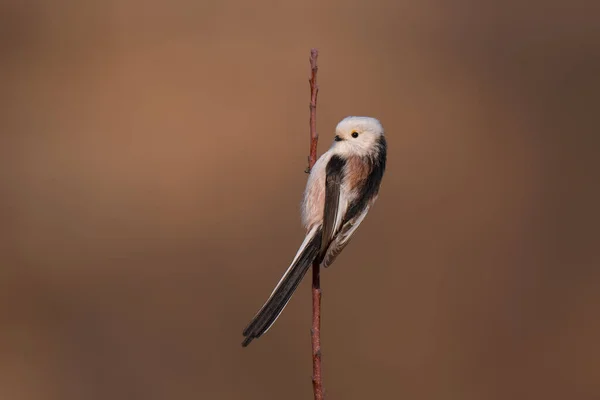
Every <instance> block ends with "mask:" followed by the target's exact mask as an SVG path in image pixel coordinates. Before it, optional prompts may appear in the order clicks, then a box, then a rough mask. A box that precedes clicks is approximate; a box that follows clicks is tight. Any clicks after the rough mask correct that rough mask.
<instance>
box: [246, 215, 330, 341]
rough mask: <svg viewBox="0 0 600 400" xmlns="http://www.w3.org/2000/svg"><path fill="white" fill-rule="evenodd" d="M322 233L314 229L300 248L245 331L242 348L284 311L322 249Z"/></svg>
mask: <svg viewBox="0 0 600 400" xmlns="http://www.w3.org/2000/svg"><path fill="white" fill-rule="evenodd" d="M321 237H322V231H321V228H320V227H315V228H313V229H312V230H311V231H310V232H309V233H308V235H306V238H305V239H304V242H303V243H302V246H300V249H299V250H298V253H297V254H296V257H295V258H294V261H292V264H291V265H290V266H289V268H288V270H287V271H286V272H285V274H284V275H283V277H282V278H281V280H280V281H279V283H278V284H277V286H276V287H275V290H273V293H271V296H270V297H269V299H268V300H267V302H266V303H265V304H264V305H263V306H262V308H261V309H260V310H259V311H258V313H257V314H256V315H255V316H254V318H252V321H250V323H249V324H248V326H247V327H246V329H244V336H245V337H246V338H245V339H244V341H243V342H242V346H243V347H246V346H248V345H249V344H250V342H252V341H253V340H254V339H256V338H259V337H260V336H261V335H263V334H264V333H265V332H266V331H268V330H269V328H270V327H271V326H272V325H273V323H274V322H275V320H277V317H279V314H281V312H282V311H283V309H284V308H285V306H286V305H287V303H288V301H290V298H291V297H292V295H293V294H294V292H295V291H296V288H297V287H298V285H299V284H300V282H301V281H302V278H304V275H305V274H306V271H308V269H309V268H310V266H311V265H312V263H313V261H314V260H315V258H316V257H317V255H318V253H319V249H320V248H321Z"/></svg>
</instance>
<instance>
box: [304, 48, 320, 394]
mask: <svg viewBox="0 0 600 400" xmlns="http://www.w3.org/2000/svg"><path fill="white" fill-rule="evenodd" d="M318 55H319V52H318V51H317V49H311V51H310V79H309V80H308V81H309V83H310V106H309V108H310V155H309V156H308V168H307V170H306V172H307V173H310V170H311V169H312V167H313V166H314V165H315V162H317V142H318V141H319V135H318V134H317V93H319V87H318V86H317V70H318V67H317V57H318ZM319 270H320V266H319V263H318V262H315V263H313V266H312V272H313V274H312V329H311V330H310V334H311V342H312V360H313V376H312V383H313V393H314V397H315V400H323V378H322V377H321V277H320V271H319Z"/></svg>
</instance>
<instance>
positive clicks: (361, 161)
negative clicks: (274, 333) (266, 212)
mask: <svg viewBox="0 0 600 400" xmlns="http://www.w3.org/2000/svg"><path fill="white" fill-rule="evenodd" d="M335 133H336V135H335V138H334V142H333V144H332V145H331V148H330V149H329V150H328V151H327V152H325V153H324V154H323V155H322V156H321V157H320V158H319V159H318V160H317V162H316V163H315V165H314V167H313V168H312V170H311V172H310V175H309V177H308V183H307V184H306V190H305V192H304V199H303V202H302V222H303V224H304V226H305V227H306V231H307V234H306V238H305V239H304V242H303V243H302V245H301V246H300V249H299V250H298V253H296V257H294V260H293V261H292V263H291V265H290V266H289V268H288V269H287V271H286V272H285V274H283V277H282V278H281V280H280V281H279V283H278V284H277V286H276V287H275V289H274V290H273V293H271V296H270V297H269V299H268V300H267V302H266V303H265V304H264V305H263V306H262V308H261V309H260V310H259V311H258V313H257V314H256V315H255V316H254V318H253V319H252V321H250V323H249V324H248V326H247V327H246V329H244V336H245V337H246V338H245V339H244V341H243V342H242V346H244V347H246V346H248V344H250V342H252V340H254V339H256V338H259V337H260V336H261V335H263V334H264V333H265V332H267V331H268V330H269V328H270V327H271V326H272V325H273V323H274V322H275V320H276V319H277V317H279V314H281V312H282V311H283V309H284V308H285V306H286V304H287V303H288V301H289V300H290V298H291V297H292V294H294V291H295V290H296V288H297V287H298V285H299V284H300V281H301V280H302V278H303V277H304V275H305V274H306V271H308V269H309V267H310V266H311V265H312V264H313V262H318V263H319V264H320V265H321V266H323V267H328V266H330V265H331V264H332V263H333V261H334V260H335V258H336V257H337V256H338V254H340V252H341V251H342V250H343V249H344V247H345V246H346V245H347V244H348V242H349V241H350V238H351V237H352V234H353V233H354V232H355V231H356V229H357V228H358V226H359V225H360V223H361V222H362V221H363V219H364V218H365V216H366V215H367V212H369V209H370V208H371V206H372V205H373V203H374V202H375V200H376V199H377V196H378V192H379V185H380V184H381V179H382V177H383V172H384V170H385V161H386V148H387V146H386V141H385V136H384V134H383V127H382V126H381V124H380V123H379V121H378V120H376V119H375V118H369V117H347V118H345V119H343V120H342V121H340V123H339V124H338V125H337V127H336V128H335Z"/></svg>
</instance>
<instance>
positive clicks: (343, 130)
mask: <svg viewBox="0 0 600 400" xmlns="http://www.w3.org/2000/svg"><path fill="white" fill-rule="evenodd" d="M381 136H383V126H381V123H380V122H379V121H378V120H376V119H375V118H370V117H346V118H344V119H343V120H341V121H340V123H339V124H338V125H337V127H336V128H335V140H334V142H333V144H332V145H331V149H332V150H333V152H334V153H337V154H340V155H345V156H350V155H358V156H367V155H374V153H375V152H377V151H378V146H377V143H378V140H379V138H380V137H381Z"/></svg>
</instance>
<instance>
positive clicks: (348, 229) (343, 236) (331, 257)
mask: <svg viewBox="0 0 600 400" xmlns="http://www.w3.org/2000/svg"><path fill="white" fill-rule="evenodd" d="M368 212H369V205H367V206H366V207H365V208H364V209H363V211H362V212H361V213H360V214H358V215H357V216H355V217H354V218H352V219H350V220H348V221H347V222H346V223H345V224H344V225H343V226H342V228H341V229H340V231H339V233H338V234H337V235H335V237H334V238H333V240H332V241H331V243H330V245H329V247H328V248H327V251H326V252H325V254H324V256H323V260H322V261H321V265H322V266H323V267H325V268H327V267H329V266H330V265H331V264H332V263H333V262H334V261H335V259H336V257H337V256H338V255H339V254H340V253H341V252H342V250H344V247H346V245H347V244H348V243H349V242H350V238H352V235H353V234H354V232H355V231H356V229H358V226H359V225H360V223H361V222H362V221H363V220H364V219H365V217H366V216H367V213H368Z"/></svg>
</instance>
